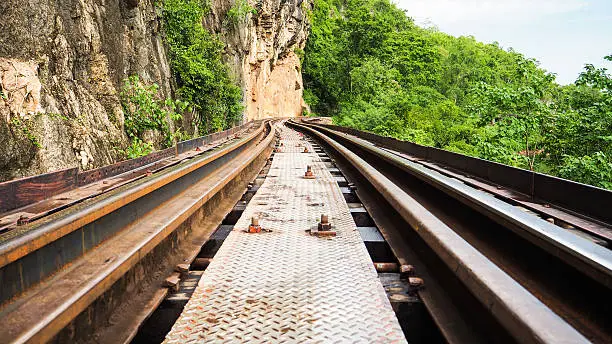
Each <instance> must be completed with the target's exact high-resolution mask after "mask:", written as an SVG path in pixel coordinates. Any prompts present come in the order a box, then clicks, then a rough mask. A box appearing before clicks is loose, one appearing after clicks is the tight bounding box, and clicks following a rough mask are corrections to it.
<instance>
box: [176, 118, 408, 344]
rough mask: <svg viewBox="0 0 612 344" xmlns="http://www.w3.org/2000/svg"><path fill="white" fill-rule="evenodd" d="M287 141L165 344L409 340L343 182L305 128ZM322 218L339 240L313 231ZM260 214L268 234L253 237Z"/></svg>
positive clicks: (286, 133)
mask: <svg viewBox="0 0 612 344" xmlns="http://www.w3.org/2000/svg"><path fill="white" fill-rule="evenodd" d="M281 142H283V146H282V147H281V152H280V153H276V154H275V156H274V160H273V162H272V166H271V168H270V171H269V174H268V178H266V180H265V182H264V183H263V185H262V186H261V187H260V188H259V190H258V191H257V193H256V194H255V196H254V197H253V199H252V200H251V202H250V203H249V205H248V206H247V208H246V210H245V211H244V213H243V215H242V217H241V218H240V220H239V221H238V223H237V224H236V226H235V228H234V230H233V231H232V232H231V233H230V235H229V236H228V238H227V239H226V240H225V242H224V243H223V245H222V247H221V248H220V250H219V251H218V253H217V254H216V255H215V257H214V259H213V261H212V263H211V264H210V265H209V267H208V268H207V270H206V271H205V273H204V275H203V277H202V279H201V280H200V282H199V284H198V287H197V289H196V291H195V293H194V294H193V296H192V298H191V300H190V301H189V303H188V304H187V305H186V307H185V309H184V311H183V313H182V314H181V316H180V318H179V319H178V321H177V322H176V323H175V324H174V326H173V328H172V330H171V331H170V332H169V333H168V335H167V337H166V341H165V342H166V343H201V342H261V343H270V342H274V343H276V342H289V343H303V342H307V343H309V342H312V343H322V342H325V343H330V342H362V343H372V342H381V343H383V342H384V343H405V342H406V340H405V338H404V335H403V333H402V330H401V328H400V325H399V323H398V321H397V318H396V316H395V313H394V312H393V310H392V308H391V305H390V303H389V301H388V299H387V296H386V295H385V291H384V289H383V286H382V284H381V282H380V280H379V279H378V275H377V273H376V271H375V269H374V266H373V264H372V261H371V259H370V257H369V255H368V252H367V250H366V248H365V245H364V244H363V242H362V241H361V239H360V235H359V232H358V231H357V230H356V226H355V223H354V221H353V219H352V217H351V215H350V211H349V209H348V206H347V204H346V203H345V201H344V197H343V195H342V192H341V191H340V188H339V187H338V185H337V183H336V181H335V180H334V177H333V176H332V175H331V174H330V173H329V171H327V169H326V168H325V165H324V163H323V162H321V160H320V158H319V156H318V155H317V154H316V153H303V149H304V148H303V147H304V145H307V146H308V148H309V151H310V152H313V151H314V150H313V149H312V146H310V145H309V144H308V143H307V142H306V141H304V140H302V139H301V137H300V136H299V135H298V134H297V133H296V132H295V131H293V130H290V129H288V128H285V127H283V128H282V134H281ZM298 144H299V145H301V146H300V147H298ZM307 165H311V166H312V171H313V172H314V175H315V177H316V179H306V178H304V172H305V171H306V166H307ZM322 213H325V214H328V215H329V218H330V222H331V224H332V226H333V228H332V230H333V231H336V232H337V236H336V237H328V238H322V237H321V238H318V237H314V236H310V235H309V234H308V233H307V232H306V231H307V230H309V229H311V228H313V227H316V226H317V220H318V219H319V217H320V215H321V214H322ZM252 216H258V217H259V219H260V225H261V226H262V227H263V229H264V231H262V232H261V233H257V234H249V233H246V232H245V231H244V230H245V229H246V228H248V226H249V224H250V219H251V217H252ZM265 230H270V231H271V232H266V231H265Z"/></svg>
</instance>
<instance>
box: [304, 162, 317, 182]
mask: <svg viewBox="0 0 612 344" xmlns="http://www.w3.org/2000/svg"><path fill="white" fill-rule="evenodd" d="M304 178H306V179H315V176H314V173H312V166H310V165H308V166H306V173H304Z"/></svg>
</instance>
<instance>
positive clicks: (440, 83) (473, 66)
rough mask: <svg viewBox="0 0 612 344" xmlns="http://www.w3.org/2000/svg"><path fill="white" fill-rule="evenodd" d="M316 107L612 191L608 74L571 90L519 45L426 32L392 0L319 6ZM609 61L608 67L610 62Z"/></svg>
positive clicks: (592, 74)
mask: <svg viewBox="0 0 612 344" xmlns="http://www.w3.org/2000/svg"><path fill="white" fill-rule="evenodd" d="M311 17H312V29H311V34H310V37H309V39H308V42H307V45H306V48H305V54H304V61H303V77H304V85H305V91H304V98H305V100H306V102H307V103H308V104H309V105H310V106H311V109H312V110H313V111H314V112H315V113H317V114H319V115H325V116H333V117H334V121H335V122H336V123H337V124H340V125H347V126H351V127H355V128H357V129H361V130H367V131H371V132H374V133H377V134H381V135H387V136H393V137H396V138H399V139H403V140H409V141H413V142H416V143H419V144H424V145H429V146H433V147H437V148H442V149H446V150H450V151H454V152H459V153H463V154H467V155H471V156H476V157H480V158H484V159H488V160H492V161H497V162H500V163H504V164H508V165H512V166H516V167H521V168H526V169H530V170H534V171H539V172H544V173H548V174H553V175H557V176H561V177H563V178H568V179H572V180H575V181H578V182H583V183H588V184H591V185H595V186H598V187H603V188H612V78H611V76H610V75H609V74H608V73H607V71H606V70H605V69H603V68H597V67H595V66H593V65H591V64H588V65H586V66H585V69H584V72H583V73H582V74H581V75H580V76H579V78H578V79H577V80H576V82H575V83H574V84H571V85H568V86H560V85H558V84H557V83H556V82H555V76H554V75H553V74H550V73H547V72H546V71H545V70H543V69H542V68H540V67H539V65H538V62H537V61H536V60H534V59H530V58H526V57H525V56H523V55H522V54H520V53H518V52H516V51H514V50H513V49H508V50H505V49H503V48H502V47H500V46H499V44H497V43H493V44H485V43H481V42H478V41H477V40H476V39H474V38H473V37H453V36H450V35H447V34H445V33H443V32H439V31H437V30H436V29H431V28H421V27H419V26H417V25H415V24H414V22H413V20H412V19H411V18H410V17H408V16H407V15H406V14H405V12H404V11H402V10H400V9H399V8H397V7H396V6H395V5H394V4H392V3H391V2H390V1H389V0H344V1H340V0H315V8H314V10H313V13H312V15H311ZM606 59H609V60H612V55H611V56H607V57H606Z"/></svg>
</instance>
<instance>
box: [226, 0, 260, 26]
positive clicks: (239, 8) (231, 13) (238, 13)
mask: <svg viewBox="0 0 612 344" xmlns="http://www.w3.org/2000/svg"><path fill="white" fill-rule="evenodd" d="M249 14H252V15H257V9H256V8H254V7H253V6H251V5H249V3H248V1H247V0H236V2H234V4H233V5H232V7H230V9H229V10H227V13H226V14H225V18H226V19H227V20H226V23H232V24H238V23H240V22H243V21H245V20H246V19H247V16H248V15H249Z"/></svg>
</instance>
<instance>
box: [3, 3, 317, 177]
mask: <svg viewBox="0 0 612 344" xmlns="http://www.w3.org/2000/svg"><path fill="white" fill-rule="evenodd" d="M235 1H236V0H212V1H211V11H210V14H209V15H208V17H207V18H205V23H204V24H205V26H206V27H207V28H209V29H210V30H212V31H215V32H217V33H219V34H220V37H221V39H222V40H223V41H224V42H225V43H226V44H227V48H226V51H225V57H226V61H227V62H228V64H229V65H230V68H231V69H232V72H233V74H234V75H235V77H236V79H237V80H238V82H239V83H240V84H241V85H242V87H243V91H244V101H245V106H246V117H247V118H246V119H258V118H264V117H272V116H283V117H284V116H296V115H299V114H300V113H301V112H302V107H303V106H304V104H303V101H302V78H301V71H300V61H299V58H298V56H297V55H296V51H301V49H302V48H303V47H304V44H305V41H306V37H307V34H308V28H309V23H308V20H307V19H306V17H305V13H304V12H305V9H306V8H307V7H308V6H311V5H312V4H311V2H308V1H306V2H304V3H303V1H302V0H248V3H249V5H250V6H252V7H253V8H255V9H256V10H257V13H256V14H255V13H249V14H248V15H247V16H245V17H243V18H238V19H237V20H234V21H229V20H228V18H227V12H228V10H229V9H230V8H232V6H235V5H236V4H235ZM239 1H240V0H239ZM309 1H311V0H309ZM253 12H254V11H253ZM134 74H138V75H139V76H140V78H141V80H143V81H144V82H146V83H152V82H155V83H157V84H159V85H160V90H161V92H162V93H163V94H164V95H170V94H172V85H173V81H172V74H171V71H170V68H169V62H168V58H167V53H166V48H165V46H164V43H163V32H162V24H161V18H160V17H159V16H158V13H157V11H156V9H155V6H154V1H153V0H62V1H57V0H0V181H2V180H7V179H12V178H17V177H22V176H28V175H33V174H38V173H45V172H50V171H55V170H58V169H62V168H68V167H75V166H79V167H80V168H82V169H89V168H94V167H99V166H103V165H107V164H110V163H113V162H115V161H117V159H118V158H119V157H120V156H121V154H120V153H119V150H120V149H121V148H125V147H126V145H127V143H128V142H127V138H126V135H125V133H124V131H123V123H124V115H123V110H122V108H121V103H120V99H119V93H120V90H121V86H122V80H123V79H125V78H127V77H128V76H130V75H134Z"/></svg>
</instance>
